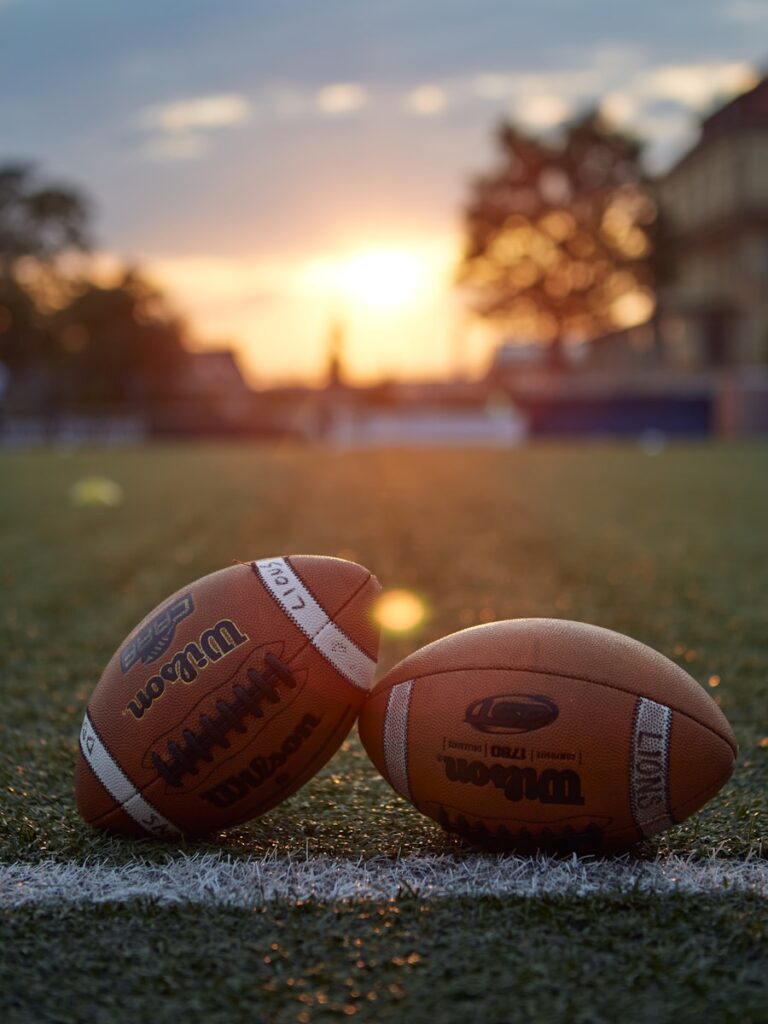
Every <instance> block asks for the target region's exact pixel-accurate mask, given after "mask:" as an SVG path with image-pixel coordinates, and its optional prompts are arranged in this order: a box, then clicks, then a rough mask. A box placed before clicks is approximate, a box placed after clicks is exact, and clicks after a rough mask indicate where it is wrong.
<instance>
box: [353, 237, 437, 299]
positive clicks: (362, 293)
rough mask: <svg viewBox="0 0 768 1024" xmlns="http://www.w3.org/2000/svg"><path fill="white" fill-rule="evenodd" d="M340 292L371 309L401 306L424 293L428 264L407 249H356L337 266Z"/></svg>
mask: <svg viewBox="0 0 768 1024" xmlns="http://www.w3.org/2000/svg"><path fill="white" fill-rule="evenodd" d="M334 276H335V277H336V283H337V287H338V290H339V293H340V294H341V295H342V296H344V297H345V298H346V299H347V300H349V301H351V302H355V303H358V304H359V305H362V306H367V307H369V308H370V309H398V308H400V307H404V306H408V305H411V304H412V303H413V302H415V301H416V300H417V299H418V298H419V297H420V296H422V295H423V293H424V292H425V290H426V288H427V284H428V276H429V273H428V267H427V266H426V264H425V261H424V260H423V259H420V258H419V257H418V255H416V254H415V253H413V252H408V251H407V250H405V249H367V250H364V251H362V252H358V253H353V254H352V255H351V256H349V257H347V258H346V259H343V260H341V261H340V262H339V263H338V264H337V267H336V273H335V275H334Z"/></svg>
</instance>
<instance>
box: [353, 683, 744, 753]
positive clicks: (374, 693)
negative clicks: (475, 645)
mask: <svg viewBox="0 0 768 1024" xmlns="http://www.w3.org/2000/svg"><path fill="white" fill-rule="evenodd" d="M451 672H528V673H529V674H531V675H537V676H553V677H554V678H555V679H573V680H574V681H575V682H579V683H592V684H593V685H594V686H604V687H605V688H606V689H608V690H615V691H616V693H623V694H626V696H628V697H635V698H637V697H645V698H646V700H653V699H654V698H653V697H647V696H646V695H645V694H642V693H634V692H633V691H632V690H624V689H622V687H620V686H614V685H613V683H604V682H601V681H600V680H599V679H590V678H589V677H588V676H577V675H575V674H574V673H572V672H548V671H544V670H543V669H536V668H524V667H521V666H516V665H462V666H461V667H460V668H446V669H439V670H437V671H430V672H422V673H421V674H418V673H416V674H413V673H409V674H407V675H405V676H404V678H403V679H395V680H393V681H392V682H388V683H386V684H385V685H384V686H382V687H381V689H379V685H380V684H378V683H377V684H376V685H375V686H374V688H373V690H371V693H370V695H369V698H368V699H369V700H373V699H374V697H377V696H379V694H383V693H387V692H389V690H390V689H391V688H392V687H393V686H397V684H398V683H404V682H407V681H408V680H409V679H413V680H414V681H415V680H417V679H428V678H429V677H430V676H441V675H448V674H449V673H451ZM701 692H702V694H703V695H704V696H705V697H706V692H705V691H704V690H702V691H701ZM710 699H711V698H710ZM656 703H657V704H661V703H662V702H661V701H656ZM664 706H665V707H668V708H669V709H670V711H674V713H675V714H676V715H682V716H683V717H684V718H687V719H689V720H690V721H691V722H695V723H696V725H700V726H701V728H702V729H706V730H707V732H710V733H712V735H713V736H716V737H717V738H718V739H719V740H722V742H723V743H725V744H726V746H727V747H728V749H729V750H730V751H731V752H732V753H733V756H734V757H736V756H737V755H738V748H737V747H734V745H733V744H732V743H731V741H730V740H729V739H727V737H725V736H723V735H722V733H719V732H717V730H716V729H713V728H712V726H710V725H707V724H706V722H702V721H700V719H698V718H695V717H694V716H693V715H691V714H689V713H688V712H687V711H682V710H681V709H680V708H676V707H673V706H672V705H671V704H665V705H664ZM715 707H717V705H715Z"/></svg>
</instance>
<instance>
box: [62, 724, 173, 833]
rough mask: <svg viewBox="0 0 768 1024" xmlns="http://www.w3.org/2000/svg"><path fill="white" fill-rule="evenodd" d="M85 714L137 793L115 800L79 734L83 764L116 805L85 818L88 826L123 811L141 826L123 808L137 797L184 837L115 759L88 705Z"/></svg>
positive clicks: (79, 749) (137, 822) (138, 823)
mask: <svg viewBox="0 0 768 1024" xmlns="http://www.w3.org/2000/svg"><path fill="white" fill-rule="evenodd" d="M85 713H86V715H87V716H88V720H89V721H90V723H91V728H92V729H93V731H94V732H95V733H96V736H97V737H98V740H99V742H100V743H101V745H102V747H104V749H105V750H106V752H107V753H108V754H109V756H110V757H111V758H112V760H113V761H114V762H115V764H116V765H117V767H118V769H119V770H120V771H121V772H122V774H123V775H124V776H125V778H126V779H127V780H128V782H130V784H131V785H132V786H133V787H134V789H135V790H136V792H135V793H132V794H131V795H130V796H129V797H128V799H127V800H116V799H115V797H114V796H113V795H112V793H110V791H109V790H108V789H107V787H106V785H105V784H104V782H103V781H102V780H101V779H100V778H99V776H98V775H97V774H96V771H95V769H94V768H93V767H92V766H91V763H90V762H89V760H88V758H87V757H86V756H85V754H84V753H83V751H82V748H81V747H80V739H79V734H78V752H79V754H80V756H81V757H82V759H83V762H84V764H85V766H86V767H87V768H88V771H89V772H90V773H91V775H92V776H93V777H94V779H96V781H97V782H98V784H99V786H101V788H102V789H103V790H104V792H105V793H106V794H107V796H108V797H109V799H110V800H111V801H112V802H113V803H114V805H115V806H114V807H112V808H111V809H110V810H109V811H107V812H106V813H105V814H100V815H99V816H98V817H96V818H85V819H84V820H85V822H86V824H88V825H95V824H96V823H97V822H99V821H101V820H102V818H106V817H108V816H109V815H110V814H114V813H115V811H116V810H119V811H123V814H126V815H128V817H129V818H130V819H131V821H134V822H136V824H137V825H139V826H141V822H139V821H136V819H135V818H134V817H133V815H132V814H128V812H127V811H125V810H123V808H124V807H125V805H126V804H127V803H130V801H131V800H133V799H135V797H137V796H141V798H142V800H143V801H144V802H145V803H146V804H147V805H148V806H149V807H151V808H152V810H153V811H154V812H155V814H157V815H158V816H159V817H161V818H164V819H165V820H166V821H168V822H170V824H171V825H173V827H174V828H175V829H178V831H179V832H181V834H182V836H183V835H184V829H183V828H180V827H179V826H178V825H177V824H176V823H175V822H174V821H171V819H170V818H167V817H166V815H164V814H162V813H161V811H160V810H159V809H158V808H157V807H155V805H154V804H153V803H152V801H151V800H147V798H146V797H145V796H144V789H146V788H147V787H146V786H145V787H144V789H138V788H137V787H136V785H135V783H134V781H133V779H132V778H131V777H130V775H129V774H128V773H127V772H126V770H125V768H123V766H122V765H121V764H120V762H119V761H118V760H117V758H116V757H115V755H114V754H113V753H112V751H111V750H110V749H109V747H108V746H107V744H106V743H105V742H104V738H103V737H102V735H101V731H100V730H99V729H97V728H96V723H95V722H94V720H93V716H92V715H91V708H90V705H87V706H86V709H85ZM158 777H159V776H158ZM153 781H155V780H153ZM145 832H147V835H148V836H152V833H151V832H149V831H148V830H147V829H145ZM153 838H155V839H156V838H157V836H154V837H153Z"/></svg>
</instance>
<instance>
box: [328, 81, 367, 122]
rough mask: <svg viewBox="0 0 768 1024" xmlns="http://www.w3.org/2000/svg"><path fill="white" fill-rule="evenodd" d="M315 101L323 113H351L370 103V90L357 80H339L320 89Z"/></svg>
mask: <svg viewBox="0 0 768 1024" xmlns="http://www.w3.org/2000/svg"><path fill="white" fill-rule="evenodd" d="M315 103H316V104H317V108H318V110H320V112H321V113H323V114H330V115H339V114H351V113H353V112H354V111H356V110H360V109H361V108H362V107H364V106H365V105H366V104H367V103H368V90H367V89H365V88H364V87H363V86H362V85H358V84H357V83H356V82H337V83H335V84H333V85H326V86H323V88H322V89H319V90H318V92H317V93H316V95H315Z"/></svg>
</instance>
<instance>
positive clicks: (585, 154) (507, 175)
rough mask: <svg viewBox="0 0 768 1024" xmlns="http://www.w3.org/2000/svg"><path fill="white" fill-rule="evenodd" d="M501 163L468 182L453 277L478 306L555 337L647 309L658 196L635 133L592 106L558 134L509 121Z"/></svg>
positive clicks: (634, 319)
mask: <svg viewBox="0 0 768 1024" xmlns="http://www.w3.org/2000/svg"><path fill="white" fill-rule="evenodd" d="M498 142H499V147H500V150H501V155H502V163H501V166H500V168H499V169H498V170H497V171H495V172H494V173H492V174H489V175H486V176H483V177H481V178H479V179H477V180H476V181H475V182H474V183H473V184H472V186H471V192H470V197H469V201H468V202H467V205H466V208H465V211H464V221H465V229H466V246H465V251H464V256H463V259H462V261H461V265H460V268H459V274H458V281H459V283H460V284H461V285H462V286H464V287H465V289H466V291H467V292H468V296H469V302H470V305H471V307H472V308H473V310H474V311H475V313H476V314H478V315H479V316H480V317H481V318H483V319H485V320H487V321H491V322H495V323H498V324H499V325H500V326H503V327H504V328H505V330H506V331H507V332H508V334H510V335H511V336H512V337H516V338H519V339H520V340H521V341H522V340H525V341H538V342H541V343H547V344H549V345H550V346H551V352H552V355H553V359H554V360H555V361H556V362H557V361H559V356H560V354H561V347H562V345H563V344H564V343H566V342H567V341H569V340H583V339H589V338H593V337H597V336H599V335H601V334H604V333H606V332H609V331H611V330H615V329H617V328H621V327H628V326H631V325H633V324H636V323H641V322H643V321H644V320H647V319H648V317H649V316H650V315H651V313H652V311H653V293H652V287H653V284H654V279H655V276H656V271H657V267H656V265H655V263H654V258H653V251H654V233H655V224H656V219H657V210H656V204H655V203H654V200H653V197H652V193H651V191H650V188H649V185H648V182H647V180H646V178H645V176H644V174H643V171H642V169H641V165H640V156H641V147H640V144H639V143H638V142H637V141H636V140H634V139H631V138H629V137H627V136H625V135H622V134H619V133H618V132H615V131H613V130H612V129H611V127H610V126H609V125H608V124H606V122H605V121H604V120H603V119H602V118H601V116H600V115H599V113H597V112H595V111H592V112H590V113H588V114H587V115H585V116H584V117H582V118H581V119H580V120H578V121H576V122H575V123H573V124H572V125H570V127H569V128H568V129H567V131H566V132H565V134H564V136H563V137H562V139H561V140H560V141H558V142H553V141H544V140H541V139H537V138H534V137H532V136H530V135H527V134H525V133H523V132H522V131H520V130H519V129H517V128H515V127H514V126H513V125H511V124H508V123H505V124H502V125H501V127H500V129H499V132H498Z"/></svg>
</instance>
